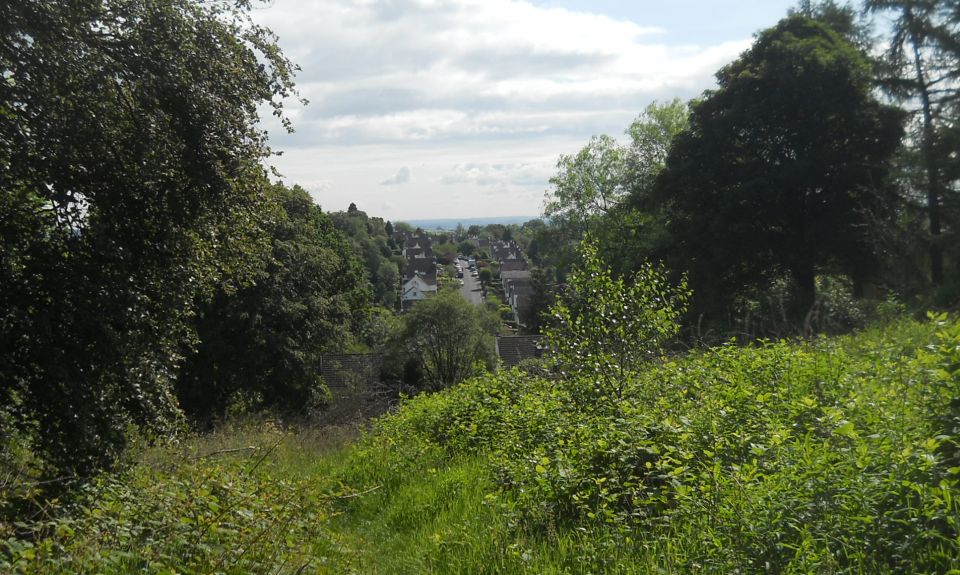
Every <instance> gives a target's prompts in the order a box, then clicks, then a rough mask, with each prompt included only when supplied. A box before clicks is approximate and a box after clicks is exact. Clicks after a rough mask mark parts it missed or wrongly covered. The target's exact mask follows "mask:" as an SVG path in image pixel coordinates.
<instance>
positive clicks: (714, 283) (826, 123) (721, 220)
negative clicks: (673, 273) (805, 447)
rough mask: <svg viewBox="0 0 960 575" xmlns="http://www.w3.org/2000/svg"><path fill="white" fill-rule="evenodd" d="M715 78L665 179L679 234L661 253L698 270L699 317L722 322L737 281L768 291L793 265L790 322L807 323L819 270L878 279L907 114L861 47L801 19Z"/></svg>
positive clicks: (661, 193) (663, 190)
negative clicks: (880, 235)
mask: <svg viewBox="0 0 960 575" xmlns="http://www.w3.org/2000/svg"><path fill="white" fill-rule="evenodd" d="M717 79H718V82H719V84H720V87H719V89H717V90H715V91H711V92H707V93H706V94H705V95H704V97H703V99H702V100H701V101H700V102H698V103H697V104H696V105H695V106H694V107H693V110H692V113H691V119H690V127H689V129H688V130H687V131H685V132H684V133H683V134H681V135H680V136H679V137H678V139H677V141H676V142H675V144H674V146H673V148H671V151H670V156H669V158H668V160H667V166H666V169H665V170H664V171H663V172H662V173H661V174H660V177H659V178H658V180H657V186H656V189H655V190H654V196H655V198H654V199H655V200H656V201H657V202H658V203H659V204H661V205H663V206H666V210H667V221H669V234H670V237H671V238H674V239H673V240H672V241H673V243H670V244H668V246H669V249H667V250H665V251H664V255H665V257H666V259H667V260H668V264H670V266H671V268H672V269H674V270H689V272H690V281H691V286H692V287H693V290H694V293H695V294H696V297H695V302H694V303H695V307H696V308H697V311H700V312H703V313H708V314H713V315H717V314H721V313H722V311H723V308H724V307H725V306H727V305H728V304H729V303H730V298H731V296H732V295H733V294H735V293H736V292H737V291H738V290H739V289H741V287H742V286H758V287H760V288H761V289H763V288H764V287H765V286H766V285H767V283H768V282H769V281H770V280H771V279H772V277H771V275H770V274H776V273H777V270H785V271H786V272H788V273H790V275H791V276H792V278H793V280H794V281H795V282H796V286H797V298H796V308H795V309H794V310H791V316H792V317H793V318H795V320H796V319H797V318H802V317H803V316H804V314H806V313H807V312H808V311H809V310H810V307H811V306H812V304H813V303H814V298H815V295H816V294H815V292H816V286H815V277H816V272H817V270H818V269H820V270H828V271H835V272H841V273H844V274H846V275H848V276H850V277H851V278H852V279H853V281H854V283H855V284H856V285H857V287H858V288H859V287H860V286H862V284H863V283H864V282H865V281H866V280H867V279H868V278H869V277H871V275H873V274H874V273H875V272H876V269H877V257H876V253H875V251H874V243H873V239H874V238H873V236H872V235H871V230H877V229H878V228H879V227H880V223H881V222H884V221H887V220H888V219H889V218H890V217H891V214H892V210H891V205H892V202H893V194H892V188H891V187H890V186H888V185H886V184H885V178H886V175H887V172H888V171H889V165H890V158H891V155H892V154H893V152H894V151H895V150H896V148H897V145H898V143H899V139H900V137H901V133H902V131H901V128H900V123H901V115H900V112H899V111H898V110H896V109H894V108H892V107H889V106H886V105H883V104H881V103H879V102H878V101H877V99H876V97H875V96H874V94H873V92H872V84H871V68H870V66H869V63H868V62H867V60H866V59H865V58H864V56H863V55H862V54H861V53H860V52H859V51H858V50H857V49H856V48H855V47H854V46H852V45H851V44H849V43H848V42H847V41H846V40H844V39H843V38H842V37H840V36H839V35H838V34H836V33H835V32H834V31H832V30H830V29H829V28H827V27H826V26H825V25H823V24H821V23H818V22H815V21H812V20H810V19H807V18H804V17H802V16H799V15H794V16H791V17H789V18H786V19H784V20H782V21H781V22H780V23H779V24H778V25H777V26H775V27H773V28H770V29H768V30H765V31H763V32H762V33H761V34H760V35H759V36H758V38H757V41H756V42H755V43H754V45H753V47H752V48H751V49H750V50H749V51H747V52H745V53H744V54H743V55H742V56H741V57H740V58H739V59H738V60H737V61H735V62H733V63H732V64H730V65H728V66H726V67H725V68H723V69H722V70H721V71H720V72H719V73H718V74H717ZM757 93H764V94H769V95H770V97H765V98H757V97H756V94H757Z"/></svg>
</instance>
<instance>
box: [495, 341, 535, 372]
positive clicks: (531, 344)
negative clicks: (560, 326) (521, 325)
mask: <svg viewBox="0 0 960 575" xmlns="http://www.w3.org/2000/svg"><path fill="white" fill-rule="evenodd" d="M544 351H546V348H545V347H544V340H543V336H542V335H504V336H500V337H498V338H497V355H498V356H500V361H502V362H503V365H506V366H514V365H517V364H518V363H520V362H521V361H523V360H525V359H534V358H538V357H540V356H542V355H543V353H544Z"/></svg>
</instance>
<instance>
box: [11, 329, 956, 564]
mask: <svg viewBox="0 0 960 575" xmlns="http://www.w3.org/2000/svg"><path fill="white" fill-rule="evenodd" d="M589 384H590V382H589V381H582V380H577V379H560V380H548V379H542V378H538V377H533V376H529V375H524V374H521V373H519V372H509V373H503V374H500V375H497V376H485V377H483V378H479V379H476V380H473V381H470V382H467V383H465V384H463V385H461V386H458V387H457V388H455V389H451V390H448V391H446V392H443V393H439V394H434V395H428V396H421V397H418V398H415V399H412V400H409V401H407V402H406V403H405V404H404V405H403V406H402V408H401V409H400V410H399V412H398V413H396V414H394V415H390V416H387V417H385V418H382V419H381V420H379V421H378V422H377V423H376V424H375V425H374V426H373V427H372V429H370V430H369V431H367V432H366V433H364V434H362V436H360V437H359V438H357V437H356V433H355V432H354V431H353V430H350V429H345V428H327V429H302V430H288V431H284V430H280V429H277V428H276V427H275V426H272V425H270V424H264V423H262V422H260V423H258V424H256V425H247V426H236V427H233V428H229V429H223V430H221V431H219V432H217V433H215V434H212V435H208V436H203V437H193V438H189V439H187V440H184V441H181V442H180V443H177V444H169V445H165V446H158V447H154V448H150V449H142V450H138V451H137V452H136V453H135V456H133V461H132V462H131V464H130V465H129V466H128V467H127V468H126V470H125V471H124V472H122V473H115V474H110V475H106V476H104V477H102V478H100V479H99V480H97V481H95V482H92V483H91V484H90V485H88V486H87V487H86V488H85V489H84V490H83V491H82V492H81V493H80V494H79V495H77V496H76V497H75V498H73V499H71V500H70V501H61V502H53V503H51V504H50V505H48V507H47V514H46V516H45V517H37V518H32V519H31V520H30V521H27V522H24V523H21V524H13V525H0V572H4V573H7V572H10V573H141V572H153V573H174V572H175V573H212V572H220V573H287V574H303V573H356V574H394V573H396V574H401V573H418V574H419V573H438V574H439V573H451V574H452V573H556V574H561V573H570V574H574V573H691V572H708V573H731V572H741V573H762V572H778V573H902V572H911V573H944V572H951V570H956V569H960V560H958V557H960V538H958V537H960V536H958V525H960V506H958V504H957V500H956V496H957V495H958V489H957V479H958V475H960V464H958V463H957V461H958V459H960V457H958V455H957V453H958V449H957V448H956V436H955V431H954V430H955V429H957V427H951V426H952V425H954V424H952V423H950V422H951V421H954V422H957V421H960V417H958V412H960V401H957V398H958V397H960V393H958V391H960V327H958V325H957V324H956V323H950V322H946V321H945V320H944V318H939V319H938V321H937V322H924V323H920V322H898V323H895V324H891V325H887V326H881V327H877V328H874V329H871V330H868V331H866V332H863V333H860V334H857V335H854V336H847V337H840V338H829V339H828V338H825V339H821V340H817V341H814V342H808V343H774V342H771V343H767V344H763V345H758V346H754V347H750V348H741V347H735V346H723V347H720V348H717V349H714V350H710V351H703V352H695V353H692V354H690V355H689V356H687V357H684V358H678V359H676V360H673V361H670V362H667V363H665V364H662V365H659V366H651V367H650V368H648V369H646V370H644V371H642V372H640V373H636V374H632V375H630V376H629V382H628V385H627V386H625V392H624V394H623V396H622V397H620V398H617V400H616V401H613V402H607V401H604V400H603V398H597V400H596V401H595V402H592V403H589V404H584V403H583V400H582V398H583V397H584V396H585V394H587V395H589V392H590V388H589V387H581V388H579V389H577V388H576V387H575V386H589ZM574 391H576V393H574ZM578 398H579V399H578Z"/></svg>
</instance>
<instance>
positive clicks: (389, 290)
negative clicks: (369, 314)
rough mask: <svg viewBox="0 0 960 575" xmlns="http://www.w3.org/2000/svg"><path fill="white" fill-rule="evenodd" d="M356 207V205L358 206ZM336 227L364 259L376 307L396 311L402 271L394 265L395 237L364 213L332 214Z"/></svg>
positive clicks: (354, 211) (348, 211)
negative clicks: (393, 246) (395, 305)
mask: <svg viewBox="0 0 960 575" xmlns="http://www.w3.org/2000/svg"><path fill="white" fill-rule="evenodd" d="M354 207H356V206H354ZM330 218H331V219H332V220H333V224H334V225H335V226H336V227H337V229H339V230H340V231H342V232H343V233H344V234H346V236H347V237H348V238H350V243H351V244H352V246H353V251H354V252H355V253H356V254H357V255H358V256H359V257H360V259H361V261H362V262H363V265H364V269H365V270H366V281H367V282H368V283H369V285H370V289H371V291H372V293H373V301H374V302H375V303H376V305H379V306H382V307H387V308H393V307H394V304H395V301H396V298H397V286H398V285H399V282H400V268H399V266H398V265H397V264H396V263H394V262H393V260H392V259H391V256H392V255H393V248H392V247H391V243H390V242H391V240H392V238H391V237H389V236H388V235H387V231H386V230H387V227H386V224H385V223H384V222H383V220H382V219H381V218H371V217H369V216H367V213H366V212H364V211H363V210H359V209H354V210H353V211H350V210H349V209H348V210H347V211H346V212H334V213H332V214H330Z"/></svg>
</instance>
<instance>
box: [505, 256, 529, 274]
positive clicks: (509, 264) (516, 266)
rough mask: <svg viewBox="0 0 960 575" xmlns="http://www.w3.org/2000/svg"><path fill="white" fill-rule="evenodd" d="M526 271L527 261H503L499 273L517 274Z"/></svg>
mask: <svg viewBox="0 0 960 575" xmlns="http://www.w3.org/2000/svg"><path fill="white" fill-rule="evenodd" d="M526 269H527V260H524V259H516V260H503V261H501V262H500V273H503V272H519V271H524V270H526Z"/></svg>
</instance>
